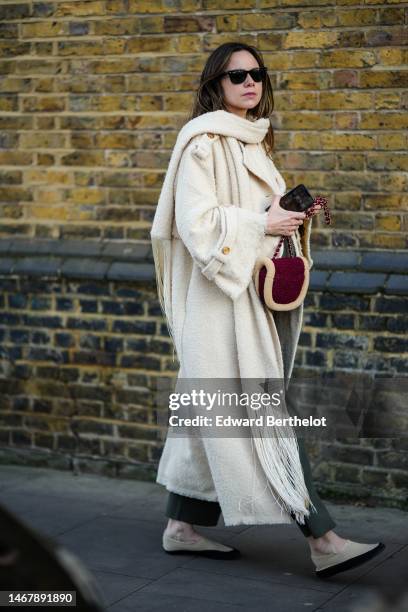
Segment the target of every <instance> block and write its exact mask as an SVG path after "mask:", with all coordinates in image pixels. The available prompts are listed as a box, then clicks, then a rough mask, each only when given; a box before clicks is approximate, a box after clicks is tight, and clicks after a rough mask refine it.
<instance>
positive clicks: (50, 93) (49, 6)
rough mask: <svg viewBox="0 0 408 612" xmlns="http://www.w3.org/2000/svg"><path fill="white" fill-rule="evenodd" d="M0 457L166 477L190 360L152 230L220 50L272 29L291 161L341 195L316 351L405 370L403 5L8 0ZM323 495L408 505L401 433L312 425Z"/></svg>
mask: <svg viewBox="0 0 408 612" xmlns="http://www.w3.org/2000/svg"><path fill="white" fill-rule="evenodd" d="M0 21H1V23H0V75H1V80H0V110H1V115H0V130H1V131H0V166H1V167H0V216H1V221H0V285H1V294H0V343H1V364H0V366H1V369H0V389H1V396H0V443H1V448H0V460H2V461H18V462H28V463H30V464H34V463H36V464H43V465H54V466H59V467H64V468H66V469H73V468H74V469H83V470H95V471H102V472H104V473H108V474H112V475H119V476H120V475H135V476H138V477H142V478H154V473H155V468H156V465H157V460H158V458H159V456H160V450H161V446H162V442H163V432H161V431H160V430H159V429H158V428H157V426H156V416H157V415H156V409H157V406H155V405H154V390H155V388H156V386H157V384H158V380H159V379H160V378H163V377H174V375H175V374H176V372H177V362H174V361H173V360H172V347H171V343H170V339H169V337H168V335H167V330H166V326H165V324H164V322H163V319H162V317H161V312H160V309H159V305H158V303H157V299H156V291H155V282H154V276H153V267H152V261H151V256H150V254H149V230H150V226H151V221H152V218H153V215H154V210H155V205H156V202H157V198H158V194H159V190H160V186H161V183H162V180H163V174H164V172H165V169H166V167H167V163H168V160H169V157H170V153H171V149H172V147H173V145H174V142H175V138H176V135H177V131H178V129H179V128H180V126H181V125H182V124H183V123H184V121H185V119H186V116H187V114H188V112H189V110H190V106H191V101H192V94H193V91H194V89H195V87H196V85H197V82H198V78H199V74H200V71H201V69H202V67H203V64H204V61H205V59H206V57H207V56H208V52H209V51H211V50H212V49H213V48H215V47H216V46H217V45H219V44H220V43H222V42H225V41H229V40H243V41H245V42H249V43H250V44H254V45H256V46H258V47H259V48H260V49H261V50H262V52H263V54H264V58H265V62H266V64H267V66H268V67H269V69H270V74H271V79H272V84H273V89H274V99H275V111H274V115H273V125H274V128H275V142H276V145H275V148H276V153H275V157H274V160H275V163H276V164H277V166H278V168H279V169H280V170H281V172H282V174H283V176H284V178H285V180H286V183H287V185H288V187H290V186H292V185H296V184H298V183H299V182H303V183H305V184H306V185H307V186H308V187H309V188H310V189H311V191H312V192H313V193H320V194H322V195H325V196H326V197H328V200H329V204H330V206H331V210H332V213H333V226H332V227H331V228H327V226H325V225H324V223H322V222H321V221H320V220H316V223H315V226H316V227H315V229H314V233H313V239H312V248H313V253H314V261H315V268H314V271H313V275H312V285H311V291H310V293H309V296H308V299H307V308H306V316H305V327H304V331H303V334H302V337H301V341H300V345H299V350H298V354H297V360H296V364H297V368H298V371H300V370H304V369H305V370H312V371H316V372H318V371H323V370H330V369H333V368H335V369H344V370H345V371H354V372H358V371H361V372H370V373H373V374H377V375H388V376H395V375H406V373H407V359H406V356H407V340H406V321H407V318H406V305H407V300H406V295H407V293H408V289H407V274H406V273H407V270H408V265H407V255H406V253H403V249H404V248H405V246H406V234H407V214H406V211H407V195H406V194H407V174H406V169H407V156H406V149H407V133H406V131H404V127H406V121H407V119H406V117H407V114H406V106H407V92H406V89H405V87H406V58H407V50H406V48H405V47H404V36H405V39H406V23H407V8H406V6H404V3H402V2H393V3H387V2H383V3H381V2H378V0H372V2H370V1H369V0H366V2H365V3H364V5H361V4H358V3H356V2H353V1H350V0H343V1H340V2H336V3H335V4H334V3H328V2H319V1H318V0H316V1H314V0H312V1H308V2H305V1H304V0H303V2H300V0H299V1H296V0H290V1H288V2H285V0H280V1H279V0H257V1H256V0H224V1H217V2H216V1H215V0H202V1H201V2H196V1H192V0H186V1H183V2H181V1H179V2H177V1H176V0H174V1H171V0H166V2H164V1H159V0H151V1H147V0H146V1H144V0H137V1H136V0H112V1H102V0H95V1H94V0H93V1H89V2H81V1H72V2H61V1H55V2H30V3H28V2H3V3H1V5H0ZM310 451H311V453H312V457H313V461H314V466H315V475H316V478H317V480H318V483H319V487H320V488H321V490H322V491H324V492H325V494H327V495H333V496H339V495H341V496H349V497H352V498H354V499H355V498H361V497H362V498H364V499H367V497H371V498H372V499H374V500H377V501H381V502H382V503H387V504H391V505H399V506H400V507H406V499H407V491H408V445H407V444H406V439H403V438H400V439H359V438H356V439H354V440H339V441H338V442H336V443H335V444H330V445H325V444H323V443H321V442H320V443H316V444H315V445H312V446H311V447H310Z"/></svg>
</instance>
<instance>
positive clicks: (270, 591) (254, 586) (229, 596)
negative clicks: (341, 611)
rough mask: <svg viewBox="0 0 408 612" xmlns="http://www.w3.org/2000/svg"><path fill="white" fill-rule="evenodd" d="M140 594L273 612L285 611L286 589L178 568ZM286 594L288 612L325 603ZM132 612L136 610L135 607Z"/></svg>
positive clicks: (310, 593)
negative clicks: (177, 597)
mask: <svg viewBox="0 0 408 612" xmlns="http://www.w3.org/2000/svg"><path fill="white" fill-rule="evenodd" d="M141 592H142V593H143V594H150V597H151V599H154V597H155V595H156V594H161V595H167V596H169V595H172V596H179V597H185V596H187V597H191V598H193V597H194V596H195V595H196V596H197V594H198V593H199V594H200V599H202V600H204V601H207V602H209V603H212V604H218V603H222V604H229V605H230V604H233V605H239V606H244V607H245V608H247V609H249V610H271V609H273V610H274V612H280V611H282V612H283V611H284V610H285V611H287V610H288V588H287V587H286V586H285V585H281V584H276V583H269V582H264V581H263V580H253V579H250V578H242V577H240V578H237V577H235V576H226V575H222V574H216V573H213V572H205V571H201V570H200V571H198V570H192V569H190V568H178V569H177V570H174V571H173V572H171V573H170V574H167V575H166V576H163V577H161V578H160V579H159V580H155V581H154V582H152V583H150V584H149V585H148V586H146V587H144V588H143V589H142V591H141ZM289 592H290V593H291V595H292V601H291V604H290V610H291V612H296V611H297V610H305V609H307V608H309V609H311V610H313V609H315V608H317V607H318V606H319V604H321V603H323V602H325V601H326V600H327V594H326V593H325V592H323V591H316V590H312V589H302V588H296V587H292V589H291V590H290V591H289ZM272 602H273V604H272ZM272 606H273V607H272ZM134 609H135V610H136V609H138V608H137V607H136V606H135V608H134Z"/></svg>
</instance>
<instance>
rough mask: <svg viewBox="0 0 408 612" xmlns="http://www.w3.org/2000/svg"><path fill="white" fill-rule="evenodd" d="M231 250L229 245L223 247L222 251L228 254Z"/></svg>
mask: <svg viewBox="0 0 408 612" xmlns="http://www.w3.org/2000/svg"><path fill="white" fill-rule="evenodd" d="M230 250H231V249H230V248H229V247H227V246H225V247H222V252H223V253H224V255H228V253H229V252H230Z"/></svg>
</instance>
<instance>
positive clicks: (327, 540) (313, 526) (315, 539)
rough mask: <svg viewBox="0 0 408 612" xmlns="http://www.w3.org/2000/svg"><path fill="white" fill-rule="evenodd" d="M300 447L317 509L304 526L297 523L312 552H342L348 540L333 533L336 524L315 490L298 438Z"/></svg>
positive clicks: (304, 472) (303, 446) (310, 491)
mask: <svg viewBox="0 0 408 612" xmlns="http://www.w3.org/2000/svg"><path fill="white" fill-rule="evenodd" d="M298 446H299V458H300V462H301V464H302V469H303V475H304V478H305V483H306V487H307V490H308V491H309V495H310V499H311V501H312V503H313V504H314V506H315V507H316V512H315V511H312V512H311V513H310V516H309V517H308V518H306V519H305V524H304V525H301V524H300V523H298V522H297V521H296V524H297V526H298V527H299V529H300V530H301V531H302V533H303V535H304V536H305V537H306V538H307V539H308V542H309V545H310V548H311V550H312V551H316V552H321V553H325V552H327V553H330V552H340V551H341V550H342V549H343V547H344V546H345V544H346V540H345V539H343V538H341V537H340V536H338V535H337V534H336V533H335V532H334V531H333V529H334V527H335V526H336V523H335V522H334V520H333V518H332V517H331V516H330V514H329V511H328V510H327V508H326V506H325V504H324V503H323V501H322V500H321V498H320V497H319V495H318V493H317V491H316V489H315V486H314V484H313V476H312V469H311V467H310V463H309V459H308V456H307V453H306V449H305V445H304V441H303V439H302V438H298Z"/></svg>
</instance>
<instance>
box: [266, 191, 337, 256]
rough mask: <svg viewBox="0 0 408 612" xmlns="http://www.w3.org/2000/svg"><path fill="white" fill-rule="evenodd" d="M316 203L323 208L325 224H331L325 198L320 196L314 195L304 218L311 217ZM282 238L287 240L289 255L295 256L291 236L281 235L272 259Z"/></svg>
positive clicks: (279, 246)
mask: <svg viewBox="0 0 408 612" xmlns="http://www.w3.org/2000/svg"><path fill="white" fill-rule="evenodd" d="M316 204H321V205H322V207H323V210H324V220H325V223H326V225H330V224H331V216H330V210H329V207H328V206H327V200H326V198H323V197H322V196H316V197H315V198H314V200H313V204H312V205H311V206H309V208H308V209H307V210H306V212H305V215H306V219H309V218H310V217H312V208H313V207H314V206H315V205H316ZM284 240H286V241H287V246H288V251H289V256H290V257H295V250H294V246H293V242H292V237H291V236H281V238H280V240H279V243H278V246H277V247H276V249H275V252H274V254H273V255H272V259H274V258H275V257H276V256H277V254H278V253H279V249H280V248H281V246H282V243H283V242H284Z"/></svg>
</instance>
